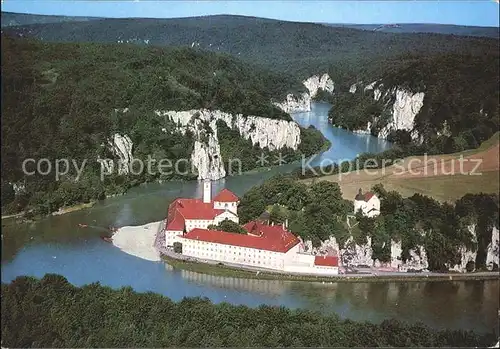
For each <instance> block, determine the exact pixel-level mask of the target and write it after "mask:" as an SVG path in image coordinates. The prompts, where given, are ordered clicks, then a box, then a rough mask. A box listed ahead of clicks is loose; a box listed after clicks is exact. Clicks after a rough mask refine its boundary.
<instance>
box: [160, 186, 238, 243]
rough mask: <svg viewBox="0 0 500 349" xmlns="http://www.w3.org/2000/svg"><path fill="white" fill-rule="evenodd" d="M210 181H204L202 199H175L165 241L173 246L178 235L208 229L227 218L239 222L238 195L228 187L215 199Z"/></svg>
mask: <svg viewBox="0 0 500 349" xmlns="http://www.w3.org/2000/svg"><path fill="white" fill-rule="evenodd" d="M211 196H212V187H211V183H210V181H208V180H207V181H204V183H203V198H202V199H182V198H179V199H175V200H174V201H173V202H172V203H171V204H170V206H169V207H168V215H167V219H166V222H165V241H166V244H167V246H171V245H172V244H173V243H174V242H175V239H176V237H177V236H178V235H182V234H183V233H185V232H190V231H191V230H193V229H196V228H199V229H207V227H208V226H209V225H212V224H213V225H218V224H219V223H221V222H222V221H224V220H225V219H228V220H230V221H233V222H235V223H239V219H238V209H237V207H238V202H239V199H238V197H237V196H236V195H235V194H234V193H232V192H231V191H230V190H228V189H223V190H222V191H221V192H220V193H219V194H217V196H215V198H214V200H212V198H211Z"/></svg>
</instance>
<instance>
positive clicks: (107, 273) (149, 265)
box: [2, 103, 499, 332]
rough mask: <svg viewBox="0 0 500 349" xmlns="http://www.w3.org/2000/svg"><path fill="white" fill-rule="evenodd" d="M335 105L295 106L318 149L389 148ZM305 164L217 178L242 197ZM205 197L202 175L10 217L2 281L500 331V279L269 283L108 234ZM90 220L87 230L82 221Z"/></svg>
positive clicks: (335, 157) (347, 155)
mask: <svg viewBox="0 0 500 349" xmlns="http://www.w3.org/2000/svg"><path fill="white" fill-rule="evenodd" d="M329 107H330V106H329V105H328V104H321V103H314V104H313V107H312V110H311V112H307V113H295V114H292V116H293V117H294V119H295V120H296V121H297V122H298V123H299V124H301V125H303V126H308V125H309V124H312V125H314V126H315V127H316V128H318V129H319V130H320V131H321V132H322V133H323V134H324V135H325V136H326V137H327V138H328V139H329V140H330V141H331V142H332V146H331V148H330V149H329V150H327V151H326V152H324V153H323V154H321V155H319V156H317V157H316V158H315V159H314V160H313V161H312V162H311V164H312V165H317V164H319V163H320V162H321V161H323V160H328V161H334V162H338V161H341V160H347V159H353V158H354V157H355V156H356V155H357V154H359V153H362V152H373V153H376V152H381V151H383V150H385V149H388V148H389V147H390V144H389V143H387V142H385V141H383V140H381V139H377V138H375V137H372V136H369V135H360V134H354V133H351V132H348V131H345V130H342V129H338V128H335V127H332V126H331V125H330V124H328V122H327V113H328V109H329ZM297 166H299V165H297V164H293V165H292V164H290V165H284V166H279V167H274V168H272V169H271V170H269V171H264V172H253V173H247V174H243V175H241V176H237V177H228V178H225V179H222V180H219V181H217V182H215V184H214V186H215V188H214V189H215V191H218V190H220V189H221V188H223V187H227V188H228V189H230V190H232V191H234V192H235V193H236V194H238V195H242V194H244V193H245V191H247V190H248V189H249V188H251V187H252V186H254V185H258V184H260V183H262V182H263V181H264V180H265V179H267V178H269V177H271V176H272V175H274V174H276V173H278V172H288V171H291V170H292V169H294V168H296V167H297ZM199 195H201V187H200V186H199V183H198V182H197V181H190V182H169V183H163V184H159V183H155V184H148V185H144V186H140V187H137V188H134V189H132V190H131V191H130V192H128V193H127V194H126V195H123V196H120V197H115V198H110V199H107V200H105V201H103V202H100V203H98V204H96V205H95V206H93V207H92V208H88V209H84V210H81V211H76V212H72V213H68V214H65V215H60V216H52V217H48V218H45V219H43V220H40V221H37V222H34V223H25V224H19V223H14V222H12V221H5V222H2V225H3V227H2V234H3V241H2V282H9V281H10V280H12V279H14V278H15V277H17V276H19V275H30V276H35V277H42V276H43V275H45V274H46V273H57V274H61V275H64V276H65V277H66V278H67V279H68V280H69V281H70V282H72V283H73V284H75V285H83V284H87V283H91V282H97V281H98V282H100V283H101V284H103V285H107V286H111V287H114V288H118V287H121V286H132V287H133V288H134V289H135V290H137V291H140V292H143V291H153V292H157V293H161V294H163V295H166V296H168V297H170V298H172V299H174V300H179V299H181V298H182V297H185V296H187V297H193V296H202V297H208V298H209V299H211V300H212V301H214V302H230V303H234V304H245V305H248V306H258V305H259V304H263V303H264V304H269V305H284V306H287V307H291V308H307V309H312V310H317V311H322V312H335V313H337V314H339V315H340V316H341V317H343V318H350V319H353V320H361V321H365V320H366V321H373V322H378V321H381V320H383V319H386V318H396V319H398V320H403V321H408V322H417V321H421V322H424V323H426V324H428V325H429V326H433V327H438V328H462V329H473V330H477V331H480V332H485V331H487V332H490V331H493V330H496V327H497V322H498V314H497V311H498V307H499V300H498V292H499V282H498V281H461V282H400V283H332V284H322V283H303V282H291V281H264V280H253V279H252V280H250V279H238V278H226V277H217V276H209V275H202V274H197V273H193V272H187V271H178V270H175V271H173V270H170V269H169V268H168V267H167V266H166V265H165V264H164V263H161V262H150V261H146V260H142V259H140V258H136V257H134V256H131V255H128V254H126V253H124V252H122V251H120V250H118V249H117V248H115V247H113V245H111V244H108V243H106V242H104V241H102V240H101V239H100V238H99V236H100V234H102V232H103V229H105V228H106V227H109V226H124V225H140V224H144V223H147V222H150V221H158V220H160V219H162V218H164V216H165V214H166V210H167V207H168V204H169V203H170V201H171V200H173V199H174V198H176V197H179V196H181V197H194V196H199ZM80 223H84V224H88V225H89V228H87V229H81V228H79V227H78V224H80Z"/></svg>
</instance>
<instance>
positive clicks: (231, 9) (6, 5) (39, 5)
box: [2, 0, 499, 28]
mask: <svg viewBox="0 0 500 349" xmlns="http://www.w3.org/2000/svg"><path fill="white" fill-rule="evenodd" d="M259 2H260V1H258V0H256V1H169V0H164V1H139V0H136V1H110V0H105V1H96V0H94V1H71V0H59V1H29V0H3V1H2V12H14V13H20V14H32V15H53V16H71V17H101V18H154V19H161V18H165V19H166V18H189V17H203V16H214V15H219V16H221V15H233V16H246V17H258V18H266V19H274V20H283V21H290V22H308V23H330V24H343V25H375V24H377V25H385V24H434V25H458V26H478V27H495V28H498V26H499V16H498V3H496V2H495V1H493V0H479V1H434V2H430V1H400V2H392V1H380V2H375V1H314V0H312V1H266V2H265V6H258V5H259ZM256 5H257V6H256Z"/></svg>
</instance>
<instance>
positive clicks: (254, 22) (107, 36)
mask: <svg viewBox="0 0 500 349" xmlns="http://www.w3.org/2000/svg"><path fill="white" fill-rule="evenodd" d="M3 32H4V33H9V34H11V35H16V36H22V37H34V38H38V39H40V40H44V41H54V42H101V43H123V44H127V43H133V44H141V45H157V46H187V47H193V48H197V49H202V50H209V51H215V52H225V53H229V54H231V55H233V56H235V57H238V58H241V59H244V60H247V61H251V62H252V63H257V64H262V65H265V66H266V67H270V68H276V69H279V70H282V71H285V72H287V73H290V74H293V75H296V76H298V77H301V78H305V77H308V76H310V75H311V74H314V73H318V72H322V71H327V70H329V71H330V73H331V74H333V76H332V78H333V79H334V80H336V81H340V80H347V79H346V77H345V76H351V77H352V76H355V77H356V79H359V78H360V77H363V75H374V74H376V73H377V72H378V71H379V70H380V67H379V64H382V63H384V62H385V61H387V59H388V58H394V57H399V56H401V55H407V54H413V55H416V54H421V55H430V54H440V53H455V54H467V55H483V54H484V53H485V52H486V53H488V52H497V51H498V40H496V39H492V38H477V37H462V36H449V35H439V34H432V33H400V34H395V33H386V32H383V31H368V30H359V29H353V28H340V27H333V26H327V25H323V24H314V23H299V22H287V21H279V20H272V19H264V18H256V17H245V16H232V15H218V16H204V17H189V18H175V19H141V18H125V19H100V20H92V21H75V22H58V23H45V24H31V25H23V26H15V27H7V28H3Z"/></svg>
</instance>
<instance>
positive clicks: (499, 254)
mask: <svg viewBox="0 0 500 349" xmlns="http://www.w3.org/2000/svg"><path fill="white" fill-rule="evenodd" d="M499 240H500V237H499V234H498V228H497V227H493V231H492V232H491V242H490V243H489V244H488V249H487V251H486V268H487V269H488V270H493V267H494V265H495V264H496V266H497V267H498V266H499V265H500V261H499V259H500V241H499Z"/></svg>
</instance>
